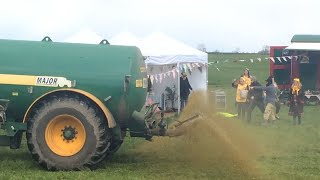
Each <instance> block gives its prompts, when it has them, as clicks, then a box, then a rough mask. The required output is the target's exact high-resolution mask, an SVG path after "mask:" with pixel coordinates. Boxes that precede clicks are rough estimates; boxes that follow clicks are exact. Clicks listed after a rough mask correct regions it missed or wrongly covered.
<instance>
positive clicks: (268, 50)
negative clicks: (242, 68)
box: [258, 45, 270, 54]
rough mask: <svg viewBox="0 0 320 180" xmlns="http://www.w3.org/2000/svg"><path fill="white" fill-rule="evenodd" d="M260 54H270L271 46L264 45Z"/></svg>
mask: <svg viewBox="0 0 320 180" xmlns="http://www.w3.org/2000/svg"><path fill="white" fill-rule="evenodd" d="M258 53H259V54H270V46H268V45H264V46H262V49H261V50H260V51H259V52H258Z"/></svg>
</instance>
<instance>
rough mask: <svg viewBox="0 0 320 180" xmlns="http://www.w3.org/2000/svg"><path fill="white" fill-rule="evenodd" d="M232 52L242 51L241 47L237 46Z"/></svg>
mask: <svg viewBox="0 0 320 180" xmlns="http://www.w3.org/2000/svg"><path fill="white" fill-rule="evenodd" d="M232 52H233V53H240V48H239V47H237V48H236V49H234V50H233V51H232Z"/></svg>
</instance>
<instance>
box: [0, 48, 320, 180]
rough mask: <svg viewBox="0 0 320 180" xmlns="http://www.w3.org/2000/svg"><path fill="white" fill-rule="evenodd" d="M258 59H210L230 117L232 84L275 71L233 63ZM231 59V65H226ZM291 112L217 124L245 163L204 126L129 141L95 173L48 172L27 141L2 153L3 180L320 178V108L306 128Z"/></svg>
mask: <svg viewBox="0 0 320 180" xmlns="http://www.w3.org/2000/svg"><path fill="white" fill-rule="evenodd" d="M257 57H260V58H264V56H261V55H256V54H214V55H210V56H209V61H217V60H218V61H219V62H220V63H218V64H214V65H215V66H214V65H212V66H210V67H209V87H210V89H211V90H212V89H223V90H225V91H226V93H227V102H228V104H227V105H228V106H227V109H228V111H229V112H232V113H234V112H235V107H234V98H235V96H234V93H235V91H234V89H233V88H231V82H232V80H233V79H234V78H237V77H239V76H240V75H241V74H242V72H243V70H244V68H246V67H247V68H249V69H250V70H251V73H252V74H254V75H255V76H257V78H258V80H260V82H262V83H263V84H264V79H266V77H267V76H268V72H269V63H268V62H266V61H263V62H258V61H255V62H254V63H251V62H232V60H239V59H247V60H248V59H251V58H252V59H255V60H256V58H257ZM226 59H229V62H228V63H222V62H221V61H223V60H226ZM217 68H218V69H219V70H220V71H218V70H217ZM287 112H288V108H287V107H285V106H283V107H282V109H281V113H280V117H281V119H280V120H279V121H277V123H276V124H275V125H273V126H270V127H262V126H260V125H259V122H260V120H261V119H262V116H261V113H259V112H258V110H257V109H255V111H254V114H253V119H254V120H253V122H252V123H251V124H247V123H245V122H241V121H239V120H237V119H226V120H224V121H218V120H217V122H220V123H221V124H220V127H224V128H222V130H225V131H228V133H230V134H231V136H232V137H233V138H234V140H235V141H233V142H234V143H235V144H239V147H240V148H239V149H240V150H241V151H247V152H244V153H245V154H249V156H248V158H240V160H239V159H232V157H233V156H231V154H232V152H231V150H230V149H228V146H227V145H226V144H223V143H221V139H217V138H215V137H214V136H215V135H217V134H216V132H211V131H207V130H205V129H206V127H202V128H203V129H201V126H200V127H195V128H194V130H193V131H194V132H196V133H194V134H192V135H191V136H189V137H188V138H189V139H188V138H186V137H179V138H155V141H154V142H147V141H145V140H143V139H138V138H127V139H126V141H125V143H124V145H123V146H122V147H121V148H120V150H119V151H118V152H117V153H116V154H115V155H114V156H113V157H112V158H111V159H110V160H108V161H106V162H103V163H102V164H101V165H100V166H99V168H98V169H97V170H94V171H90V170H87V171H81V172H48V171H45V170H43V169H41V168H40V167H39V166H38V165H37V163H35V162H33V161H32V158H31V155H30V154H29V152H28V150H27V147H26V143H25V141H24V142H23V144H22V148H21V149H19V150H10V149H9V148H1V149H0V159H1V161H0V168H1V173H0V179H139V180H140V179H320V166H319V165H320V145H319V144H318V143H317V142H318V140H319V137H320V131H319V128H320V121H319V120H318V119H319V118H318V117H319V116H320V112H319V107H314V106H313V107H312V106H311V107H306V108H305V114H304V116H303V125H301V126H293V125H292V121H291V117H288V116H287ZM208 117H211V116H208ZM209 119H210V118H209ZM228 123H229V124H228ZM229 125H230V126H229ZM220 130H221V129H220ZM247 140H248V141H247ZM231 142H232V141H231ZM250 142H252V144H250ZM222 144H223V145H222ZM251 146H254V147H259V148H257V151H256V152H252V151H254V150H255V148H251ZM253 154H254V155H253ZM229 155H230V156H229ZM230 157H231V158H230ZM244 157H247V156H244ZM246 161H248V162H249V161H250V162H252V164H251V165H250V167H249V168H247V167H242V166H238V165H239V164H241V163H242V162H244V163H245V164H246V163H247V162H246Z"/></svg>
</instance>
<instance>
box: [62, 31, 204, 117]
mask: <svg viewBox="0 0 320 180" xmlns="http://www.w3.org/2000/svg"><path fill="white" fill-rule="evenodd" d="M102 40H103V38H102V37H101V36H99V35H98V34H97V33H95V32H93V31H91V30H89V29H84V30H82V31H80V32H78V33H76V34H74V35H73V36H71V37H69V38H67V39H65V40H64V42H72V43H89V44H99V43H100V42H101V41H102ZM108 41H109V43H110V44H111V45H129V46H137V47H139V48H140V50H141V52H142V54H143V56H145V57H146V60H145V62H146V65H147V73H148V75H149V77H151V79H152V81H153V88H152V89H153V94H154V96H153V97H154V101H156V102H160V103H161V104H162V105H164V104H166V103H169V102H168V101H166V100H165V98H160V97H163V95H165V94H166V91H165V89H166V88H167V87H168V88H170V89H172V90H175V91H176V93H175V94H176V97H177V98H175V101H174V108H176V109H178V111H180V103H178V102H180V97H179V94H180V90H179V88H180V83H179V82H180V78H179V77H180V73H181V72H182V71H185V72H187V74H188V79H189V82H190V84H191V86H192V88H193V90H207V82H208V81H207V80H208V68H207V67H208V66H207V63H208V54H207V53H205V52H202V51H199V50H197V49H195V48H192V47H189V46H187V45H185V44H183V43H181V42H178V41H176V40H174V39H172V38H170V37H168V36H167V35H165V34H163V33H160V32H156V33H152V34H150V35H149V36H147V37H145V38H144V39H139V38H137V37H136V36H134V35H133V34H131V33H129V32H123V33H120V34H118V35H116V36H114V37H112V38H110V39H109V40H108Z"/></svg>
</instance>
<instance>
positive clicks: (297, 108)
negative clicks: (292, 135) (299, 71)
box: [232, 69, 304, 125]
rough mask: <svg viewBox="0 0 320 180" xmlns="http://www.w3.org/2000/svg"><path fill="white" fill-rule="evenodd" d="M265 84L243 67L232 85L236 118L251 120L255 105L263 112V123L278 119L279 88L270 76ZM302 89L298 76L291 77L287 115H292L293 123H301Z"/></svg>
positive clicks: (279, 105)
mask: <svg viewBox="0 0 320 180" xmlns="http://www.w3.org/2000/svg"><path fill="white" fill-rule="evenodd" d="M265 81H266V85H265V86H262V85H261V84H260V83H259V82H258V80H257V78H256V77H255V76H251V75H250V71H249V69H245V71H244V73H243V75H241V77H240V78H239V79H235V80H234V81H233V83H232V87H234V88H236V100H235V104H236V106H237V111H238V118H239V119H243V120H245V119H246V120H247V122H249V123H250V122H251V119H252V117H251V116H252V111H253V110H254V108H255V107H256V106H257V107H258V108H259V110H260V111H261V113H263V120H264V121H263V122H262V124H263V125H267V124H269V123H273V122H275V121H276V119H279V118H280V117H279V112H280V107H281V104H280V102H279V95H280V90H279V88H278V85H277V83H276V82H275V80H274V78H273V77H272V76H269V77H268V78H267V79H266V80H265ZM303 96H304V94H303V90H302V84H301V82H300V80H299V78H295V79H293V82H292V85H291V89H290V93H289V98H288V100H287V105H288V106H289V113H288V114H289V115H290V116H292V117H293V124H294V125H296V124H301V115H302V113H303V105H304V101H303V99H304V98H303Z"/></svg>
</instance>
